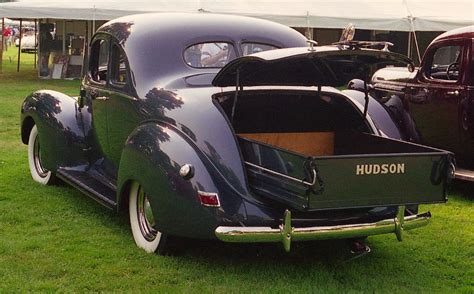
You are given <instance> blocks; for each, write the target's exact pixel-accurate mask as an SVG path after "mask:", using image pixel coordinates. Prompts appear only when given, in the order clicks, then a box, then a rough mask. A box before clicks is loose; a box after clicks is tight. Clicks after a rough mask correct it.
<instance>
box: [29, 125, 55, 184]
mask: <svg viewBox="0 0 474 294" xmlns="http://www.w3.org/2000/svg"><path fill="white" fill-rule="evenodd" d="M40 148H41V145H40V141H39V136H38V128H37V127H36V125H34V126H33V128H32V129H31V132H30V137H29V139H28V165H29V167H30V173H31V177H32V178H33V180H34V181H36V182H38V183H40V184H42V185H48V184H51V183H52V182H53V181H54V175H53V174H52V173H51V171H49V170H47V169H46V168H44V167H43V164H42V162H41V155H40Z"/></svg>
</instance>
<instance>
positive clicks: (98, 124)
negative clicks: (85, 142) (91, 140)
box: [85, 35, 110, 157]
mask: <svg viewBox="0 0 474 294" xmlns="http://www.w3.org/2000/svg"><path fill="white" fill-rule="evenodd" d="M109 53H110V42H109V38H108V36H106V35H98V36H96V37H95V38H94V40H93V41H92V45H91V54H90V58H89V70H88V74H87V77H86V87H85V90H86V99H87V100H88V101H90V104H91V105H92V125H93V128H94V131H95V134H96V136H97V141H98V143H99V145H100V148H101V150H102V153H103V154H104V155H105V156H106V157H107V154H108V153H109V145H108V135H107V103H108V100H109V97H110V91H109V89H108V79H109Z"/></svg>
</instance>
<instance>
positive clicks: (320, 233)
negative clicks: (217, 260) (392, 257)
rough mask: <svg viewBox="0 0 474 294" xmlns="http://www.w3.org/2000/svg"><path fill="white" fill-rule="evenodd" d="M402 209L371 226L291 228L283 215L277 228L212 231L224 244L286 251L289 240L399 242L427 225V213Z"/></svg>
mask: <svg viewBox="0 0 474 294" xmlns="http://www.w3.org/2000/svg"><path fill="white" fill-rule="evenodd" d="M404 211H405V210H404V207H403V206H400V207H399V212H398V213H397V216H396V217H395V218H392V219H385V220H381V221H378V222H375V223H363V224H352V225H338V226H321V227H307V228H294V227H290V228H289V227H288V226H287V225H288V224H290V226H291V214H289V212H286V213H285V218H284V223H285V224H282V225H281V226H280V228H278V229H273V228H270V227H225V226H221V227H218V228H217V229H216V230H215V234H216V237H217V238H218V239H219V240H221V241H224V242H237V243H259V242H282V243H283V245H284V248H285V250H286V251H289V250H290V243H291V241H293V240H294V241H309V240H327V239H346V238H357V237H365V236H371V235H379V234H388V233H395V234H396V235H397V239H398V240H399V241H401V239H402V237H401V236H402V233H401V232H402V231H407V230H412V229H416V228H419V227H423V226H426V225H428V224H429V221H430V218H431V214H430V212H426V213H423V214H418V215H411V216H407V217H403V213H404Z"/></svg>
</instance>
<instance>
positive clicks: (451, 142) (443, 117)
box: [372, 26, 474, 180]
mask: <svg viewBox="0 0 474 294" xmlns="http://www.w3.org/2000/svg"><path fill="white" fill-rule="evenodd" d="M473 48H474V26H469V27H464V28H460V29H456V30H452V31H449V32H446V33H444V34H442V35H440V36H438V37H437V38H436V39H435V40H433V42H431V44H430V45H429V47H428V48H427V50H426V52H425V54H424V56H423V60H422V62H421V66H420V67H419V68H416V69H413V68H410V67H408V68H406V67H405V68H401V67H388V68H384V69H381V70H379V71H377V72H376V73H375V74H374V75H373V77H372V87H373V89H374V93H373V94H374V95H376V96H377V97H378V98H379V99H382V100H383V99H385V100H386V101H389V100H390V99H392V100H393V98H394V97H395V99H398V98H399V99H400V100H401V101H402V104H403V107H402V112H405V113H402V114H401V115H402V116H403V115H406V114H407V113H409V114H410V115H411V116H412V117H413V119H414V121H415V124H416V128H417V129H418V131H419V133H420V141H421V142H422V143H423V144H427V145H431V146H434V147H439V148H442V149H447V150H450V151H453V152H454V153H455V155H456V160H457V164H458V166H460V167H461V169H457V170H456V177H457V178H461V179H466V180H474V172H470V171H469V170H472V171H474V51H473V50H474V49H473ZM462 168H464V169H462Z"/></svg>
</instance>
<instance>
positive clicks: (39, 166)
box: [33, 136, 48, 178]
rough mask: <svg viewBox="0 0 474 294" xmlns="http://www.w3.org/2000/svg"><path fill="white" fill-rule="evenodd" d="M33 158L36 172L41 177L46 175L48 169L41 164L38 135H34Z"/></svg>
mask: <svg viewBox="0 0 474 294" xmlns="http://www.w3.org/2000/svg"><path fill="white" fill-rule="evenodd" d="M33 159H34V163H35V169H36V173H37V174H38V175H39V176H40V177H42V178H44V177H46V176H47V175H48V170H46V169H45V168H43V165H42V164H41V156H40V144H39V140H38V136H36V138H35V143H34V145H33Z"/></svg>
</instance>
